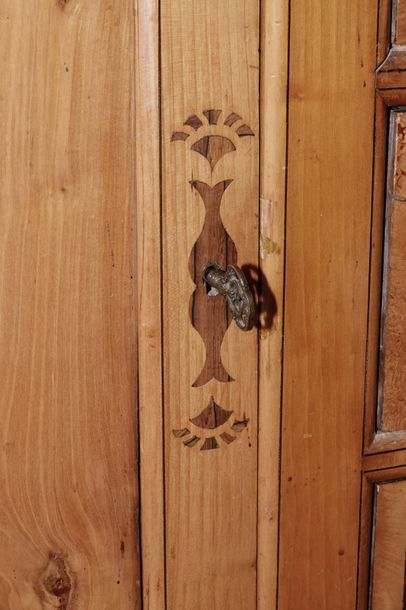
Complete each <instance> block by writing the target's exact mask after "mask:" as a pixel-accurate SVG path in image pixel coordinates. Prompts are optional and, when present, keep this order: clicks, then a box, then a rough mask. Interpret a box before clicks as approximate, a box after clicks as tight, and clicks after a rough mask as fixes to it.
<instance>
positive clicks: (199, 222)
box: [161, 0, 259, 610]
mask: <svg viewBox="0 0 406 610" xmlns="http://www.w3.org/2000/svg"><path fill="white" fill-rule="evenodd" d="M258 9H259V6H258V1H257V0H246V1H244V2H241V3H232V2H228V1H226V2H219V1H218V0H209V1H207V0H205V1H203V0H194V1H193V2H190V1H187V0H179V2H176V3H174V2H170V1H169V0H163V1H162V2H161V66H162V74H161V100H162V154H163V158H162V179H163V204H162V205H163V207H162V214H163V218H162V220H163V223H162V227H163V322H164V326H163V331H164V333H163V345H164V402H165V404H164V412H165V480H166V498H165V505H166V520H165V524H166V550H167V552H166V566H167V574H166V580H167V608H168V610H181V609H185V610H186V609H189V608H194V607H196V608H199V609H200V610H209V609H210V610H212V609H213V608H234V609H235V610H238V609H241V610H243V609H244V610H247V609H248V608H254V607H255V606H256V528H257V349H258V348H257V332H256V331H255V330H253V331H251V332H249V333H243V332H241V331H240V330H238V328H237V327H236V325H235V324H234V323H232V325H231V326H230V327H229V328H228V330H227V332H226V333H225V336H224V340H223V342H222V349H221V357H222V362H223V365H224V369H225V371H226V372H224V370H222V368H221V367H220V366H219V365H218V361H217V364H215V365H214V364H213V362H212V361H210V362H209V366H208V368H207V369H206V373H208V374H209V373H210V371H215V372H216V373H217V375H218V377H220V378H222V379H223V381H217V380H216V379H211V380H209V381H208V382H207V383H205V384H203V385H197V384H198V383H201V381H202V379H201V378H199V374H200V373H201V371H202V369H203V365H204V362H205V342H204V340H203V339H204V338H206V345H209V344H208V343H207V340H208V339H207V337H208V336H209V337H213V340H214V338H215V334H213V324H217V323H218V328H219V332H220V333H223V334H224V332H225V327H224V324H225V322H224V320H220V321H219V320H218V319H217V318H216V319H214V318H213V320H212V324H207V323H205V324H204V325H203V327H199V328H200V331H201V332H202V333H203V335H204V337H202V336H201V335H200V334H199V332H197V330H196V328H195V327H197V326H199V323H198V320H195V319H194V323H195V327H194V326H193V325H192V323H191V319H190V316H189V301H190V298H191V295H192V293H193V291H194V289H195V288H196V286H195V284H194V282H193V281H192V277H191V275H190V272H189V269H191V270H192V271H193V272H194V273H196V284H200V281H201V280H200V274H201V271H202V269H201V268H197V267H196V264H195V265H194V266H193V265H192V267H189V256H190V253H191V251H192V249H193V248H194V245H195V243H196V242H197V240H198V238H199V235H200V233H201V231H202V228H203V227H204V223H205V214H204V205H203V199H205V200H206V204H207V206H208V209H210V213H208V222H216V223H218V217H217V216H216V214H215V210H216V209H217V208H216V206H218V204H219V203H220V195H221V196H222V198H221V220H222V222H223V224H224V226H225V227H226V229H227V232H228V234H229V238H227V239H226V240H225V242H224V243H225V244H229V246H230V248H231V245H230V240H231V241H232V242H234V245H235V247H236V249H237V255H238V265H239V266H240V267H241V266H244V265H246V266H247V265H248V266H250V270H251V271H252V272H255V270H256V269H257V265H258V211H259V210H258V208H259V205H258V204H259V201H258V199H259V197H258V195H259V193H258V173H259V167H258V165H259V163H258V137H259V133H258V118H259V117H258V106H259V94H258V91H259V90H258V78H259V57H258V47H259V11H258ZM210 110H213V111H214V112H209V111H210ZM219 110H221V112H220V113H219V112H216V111H219ZM204 111H207V112H206V114H205V113H204ZM233 112H234V113H237V114H238V116H239V117H241V118H237V119H236V120H235V121H233V118H231V113H233ZM227 120H228V123H226V122H227ZM186 121H187V124H186V125H184V123H185V122H186ZM200 123H201V124H200ZM230 125H231V126H230ZM239 129H241V131H240V132H238V130H239ZM250 132H251V133H250ZM182 133H183V134H185V135H181V134H182ZM173 134H175V135H173ZM243 134H246V136H245V137H239V136H240V135H243ZM216 135H217V136H218V137H219V136H221V138H223V139H221V140H218V139H217V140H216V139H213V140H211V141H210V142H211V144H210V145H207V143H208V140H206V145H207V147H205V146H203V145H202V143H200V144H198V142H199V140H200V138H201V137H209V136H212V137H213V138H214V137H215V136H216ZM185 138H186V139H185ZM225 139H226V140H227V142H228V143H227V142H226V140H225ZM219 143H220V144H219ZM195 144H196V147H197V148H200V151H201V153H200V154H199V153H198V152H195V151H194V150H192V146H194V145H195ZM217 144H219V146H217ZM232 147H235V149H236V150H234V151H232ZM226 150H228V151H229V152H228V153H227V154H223V153H224V151H226ZM219 153H221V154H220V157H221V158H220V159H219V160H218V163H216V164H215V165H214V162H215V160H216V159H217V158H218V157H219ZM210 161H211V164H210ZM229 179H230V180H233V182H232V183H231V184H228V183H227V184H226V183H225V182H223V181H225V180H229ZM191 181H192V182H193V181H194V184H193V185H191V184H190V182H191ZM196 181H200V182H205V183H207V184H208V185H209V186H210V187H213V186H214V185H215V184H216V183H220V185H221V188H220V187H218V188H217V190H216V192H214V191H210V189H208V188H207V187H201V186H199V185H198V183H197V182H196ZM198 190H199V193H200V194H198V192H197V191H198ZM213 227H215V231H216V232H217V234H219V227H218V224H215V225H213ZM206 230H207V226H206ZM205 235H206V233H205ZM213 240H215V238H214V236H213V239H212V240H211V241H210V240H208V241H204V244H206V245H207V243H209V244H210V243H212V245H213V247H215V246H216V244H213ZM227 240H228V241H227ZM229 246H227V247H226V250H227V249H228V250H227V251H228V253H229V254H230V252H232V249H231V250H230V249H229ZM202 248H203V245H202V244H200V243H199V245H198V250H195V256H200V255H201V252H202ZM203 262H204V261H203V260H202V259H199V264H198V267H200V266H202V264H203ZM207 262H210V260H207ZM199 298H202V297H201V296H200V297H199ZM207 298H210V297H207ZM215 298H217V297H215ZM218 298H220V297H218ZM208 306H209V303H208ZM193 311H194V314H196V310H193ZM201 311H202V310H201V308H200V305H199V308H198V312H199V315H200V314H201ZM224 311H225V310H224ZM216 315H217V316H218V315H219V314H216ZM202 328H203V330H202ZM210 353H213V352H212V350H211V352H210ZM217 356H218V353H217ZM212 365H213V366H212ZM227 374H230V375H231V376H232V377H234V379H235V381H232V382H227ZM193 383H195V387H192V384H193ZM211 396H213V399H214V401H215V402H216V403H217V404H218V405H219V406H220V407H221V408H222V409H225V410H227V411H233V414H232V416H231V418H230V419H229V420H228V421H227V422H224V423H223V424H222V426H221V427H220V428H216V429H214V430H211V429H208V428H206V429H202V428H200V427H198V426H197V423H196V422H197V421H200V422H201V423H202V419H204V417H203V416H201V417H200V418H199V420H195V423H192V422H190V418H195V417H197V416H199V414H200V413H201V412H202V411H203V409H204V408H205V407H206V406H208V405H209V403H210V400H211ZM210 408H211V409H214V408H215V407H214V405H213V403H211V407H210ZM212 413H214V412H213V411H212ZM219 413H221V421H223V417H224V412H222V411H220V412H219ZM216 418H217V415H215V416H214V419H216ZM247 420H249V421H247ZM236 421H242V422H243V423H242V424H236ZM206 423H207V422H206ZM234 425H236V426H237V427H236V428H232V426H234ZM184 428H187V429H189V430H190V432H191V433H190V434H188V433H185V436H182V437H181V436H180V434H181V433H180V432H177V433H176V434H177V436H178V437H175V435H174V433H173V431H174V430H178V431H179V430H183V429H184ZM223 432H225V433H226V434H228V435H229V436H228V437H227V436H225V437H220V434H221V433H223ZM195 436H199V438H200V440H199V441H198V442H197V444H195V445H193V443H194V440H193V437H195ZM209 436H210V437H213V436H214V437H216V440H215V441H213V440H209V441H207V442H205V441H204V438H207V437H209ZM230 436H231V437H232V438H233V439H234V437H235V440H233V442H230ZM224 439H226V440H224ZM227 440H228V442H227ZM183 441H185V442H186V445H185V444H184V442H183ZM203 443H204V447H205V450H201V449H202V447H203ZM217 443H218V445H219V447H218V448H216V449H214V448H213V447H215V446H216V444H217ZM209 447H211V449H209Z"/></svg>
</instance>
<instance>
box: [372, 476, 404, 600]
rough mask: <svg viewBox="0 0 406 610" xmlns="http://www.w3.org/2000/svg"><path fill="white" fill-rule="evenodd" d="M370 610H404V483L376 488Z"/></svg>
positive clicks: (386, 484)
mask: <svg viewBox="0 0 406 610" xmlns="http://www.w3.org/2000/svg"><path fill="white" fill-rule="evenodd" d="M375 494H376V500H375V527H374V553H373V558H372V583H371V584H372V596H371V597H372V603H371V610H403V608H404V603H405V601H406V600H405V599H404V593H405V567H406V566H405V553H406V480H403V481H393V482H390V483H384V484H377V485H376V487H375Z"/></svg>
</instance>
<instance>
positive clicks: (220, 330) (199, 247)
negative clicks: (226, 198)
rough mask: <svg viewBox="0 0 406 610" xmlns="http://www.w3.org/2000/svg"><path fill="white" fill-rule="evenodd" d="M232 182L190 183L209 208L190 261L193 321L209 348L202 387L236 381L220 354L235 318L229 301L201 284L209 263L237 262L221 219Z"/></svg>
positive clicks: (225, 264) (222, 265) (203, 371)
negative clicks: (193, 287) (224, 202)
mask: <svg viewBox="0 0 406 610" xmlns="http://www.w3.org/2000/svg"><path fill="white" fill-rule="evenodd" d="M231 182H232V180H223V181H222V182H219V183H218V184H216V185H215V186H213V187H211V186H209V185H208V184H206V183H205V182H199V181H197V180H194V181H192V182H191V185H192V187H193V188H194V189H195V190H196V191H197V192H198V193H199V195H200V197H201V198H202V199H203V202H204V204H205V207H206V218H205V221H204V226H203V229H202V232H201V234H200V236H199V238H198V240H197V242H196V243H195V245H194V247H193V250H192V252H191V255H190V259H189V271H190V274H191V276H192V279H193V281H194V283H195V284H196V290H195V291H194V292H193V294H192V296H191V299H190V318H191V321H192V324H193V326H194V327H195V328H196V330H197V331H198V333H199V334H200V336H201V338H202V339H203V341H204V344H205V347H206V362H205V364H204V367H203V370H202V371H201V373H200V375H199V376H198V377H197V379H196V380H195V382H194V383H193V387H198V386H202V385H204V384H205V383H207V382H208V381H210V380H211V379H213V378H214V379H217V381H222V382H228V381H233V378H232V377H231V375H229V373H228V372H227V371H226V369H225V368H224V366H223V363H222V362H221V355H220V348H221V344H222V342H223V338H224V335H225V333H226V330H227V328H228V327H229V325H230V324H231V321H232V315H231V313H230V311H229V309H228V307H227V302H226V300H225V299H224V298H223V297H222V296H221V295H217V296H209V295H208V294H207V292H206V289H205V287H204V285H203V281H202V273H203V270H204V268H205V266H206V265H207V264H208V263H209V262H210V261H217V262H218V263H219V265H220V266H221V267H222V268H223V269H226V268H227V266H228V265H235V264H236V263H237V250H236V247H235V245H234V242H233V241H232V239H231V237H230V236H229V235H228V233H227V231H226V230H225V228H224V225H223V222H222V220H221V216H220V204H221V199H222V197H223V194H224V192H225V190H226V189H227V188H228V186H229V185H230V184H231Z"/></svg>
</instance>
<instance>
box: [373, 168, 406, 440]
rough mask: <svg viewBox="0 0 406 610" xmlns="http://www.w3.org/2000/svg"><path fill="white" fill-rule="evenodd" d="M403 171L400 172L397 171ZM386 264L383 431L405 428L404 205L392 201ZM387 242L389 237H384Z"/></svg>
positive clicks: (405, 271)
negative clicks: (386, 238)
mask: <svg viewBox="0 0 406 610" xmlns="http://www.w3.org/2000/svg"><path fill="white" fill-rule="evenodd" d="M401 171H402V172H403V169H402V170H401ZM387 227H388V231H389V232H390V241H388V249H389V252H388V262H387V269H386V276H387V277H386V278H385V287H386V290H385V294H384V305H383V308H382V316H383V321H384V323H383V329H382V332H383V336H382V339H383V340H382V349H383V358H382V363H381V392H382V393H381V396H380V400H381V405H380V411H381V417H380V425H379V428H380V430H382V431H383V432H388V431H397V430H404V429H406V398H405V397H406V282H405V278H406V203H405V202H404V201H394V200H393V201H392V202H391V204H390V218H389V219H388V221H387ZM388 239H389V236H388Z"/></svg>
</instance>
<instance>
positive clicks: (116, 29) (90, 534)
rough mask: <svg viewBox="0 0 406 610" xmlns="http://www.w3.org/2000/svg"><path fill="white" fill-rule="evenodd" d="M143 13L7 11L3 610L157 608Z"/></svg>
mask: <svg viewBox="0 0 406 610" xmlns="http://www.w3.org/2000/svg"><path fill="white" fill-rule="evenodd" d="M132 9H133V7H132V4H131V2H129V1H128V2H121V3H114V4H112V3H111V2H107V1H105V0H100V1H99V2H90V3H89V2H86V3H84V2H81V1H79V0H70V1H68V0H65V1H56V0H55V1H53V2H50V1H48V0H47V1H45V0H39V1H37V2H28V3H27V2H23V1H22V0H21V1H20V0H10V1H9V0H5V1H4V2H2V3H1V7H0V54H1V57H2V58H3V62H2V71H1V76H0V79H1V83H0V84H1V91H2V95H1V100H0V117H1V119H0V121H1V125H2V137H1V154H0V158H1V176H2V178H1V181H0V189H1V192H0V201H1V204H0V218H1V221H0V278H1V279H0V282H1V290H0V293H1V298H0V385H1V399H0V414H1V421H2V425H1V431H0V438H1V458H0V459H1V461H0V486H1V490H2V491H1V503H0V548H1V553H0V607H1V608H2V610H24V609H27V610H28V609H29V610H40V609H44V608H54V607H60V608H65V609H66V610H71V608H72V610H73V608H75V609H78V610H79V609H82V610H85V609H86V610H90V609H97V610H100V609H106V610H107V609H111V608H120V609H122V610H124V609H128V610H130V608H135V607H137V608H138V607H139V575H138V561H137V552H136V551H137V479H136V474H137V456H136V433H137V431H136V402H135V399H136V388H135V380H136V358H135V355H136V354H135V316H136V312H135V306H134V281H135V280H134V270H133V260H132V256H133V247H132V243H133V237H134V236H133V223H132V211H131V209H132V174H133V142H132V137H131V134H132V73H133V69H132V19H133V18H132ZM137 591H138V592H137Z"/></svg>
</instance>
